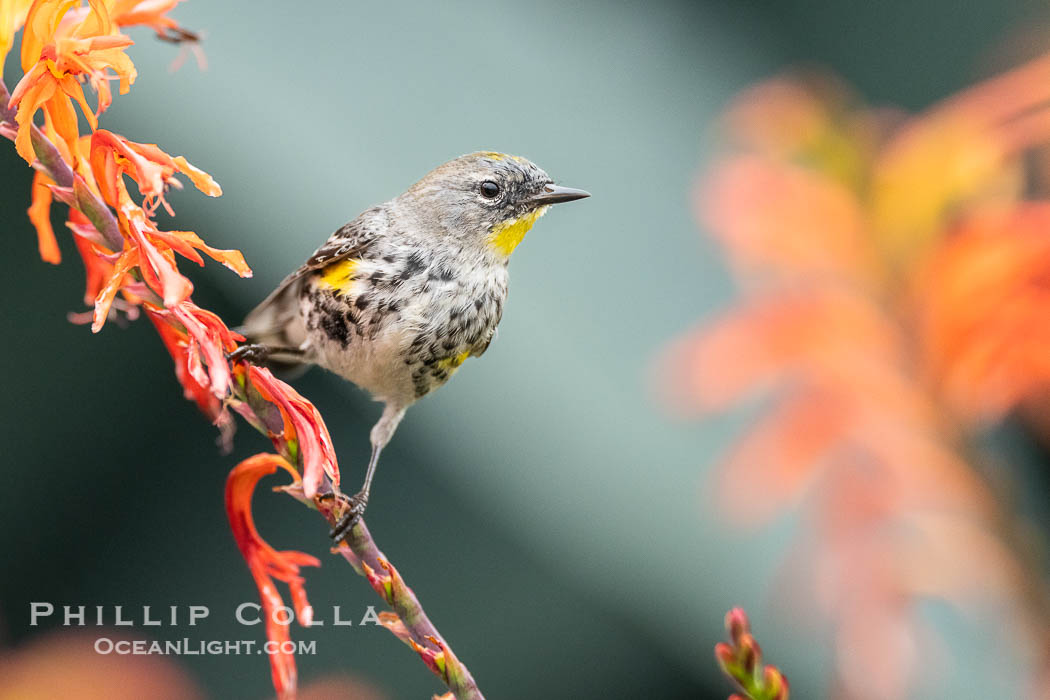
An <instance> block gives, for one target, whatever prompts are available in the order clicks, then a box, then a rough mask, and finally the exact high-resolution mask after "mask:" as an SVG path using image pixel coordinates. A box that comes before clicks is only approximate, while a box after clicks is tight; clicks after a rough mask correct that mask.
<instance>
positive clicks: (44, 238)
mask: <svg viewBox="0 0 1050 700" xmlns="http://www.w3.org/2000/svg"><path fill="white" fill-rule="evenodd" d="M53 184H54V183H53V182H51V180H50V178H48V177H47V175H44V174H43V173H42V172H40V171H39V170H38V171H37V172H35V173H34V174H33V200H32V204H30V205H29V220H30V221H31V222H32V224H33V228H35V229H36V235H37V241H38V245H39V247H40V257H41V258H42V259H43V260H44V261H46V262H49V263H53V264H55V265H57V264H58V263H60V262H62V252H61V251H60V250H59V249H58V241H57V240H55V231H54V229H53V228H51V189H50V188H49V187H48V185H53Z"/></svg>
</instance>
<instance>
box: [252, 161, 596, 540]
mask: <svg viewBox="0 0 1050 700" xmlns="http://www.w3.org/2000/svg"><path fill="white" fill-rule="evenodd" d="M496 188H498V190H499V192H498V194H497V195H496V196H489V195H490V194H491V193H492V192H493V191H494V190H495V189H496ZM585 196H587V194H586V193H584V192H582V191H580V190H570V189H569V188H561V187H558V186H556V185H554V184H553V182H552V181H551V179H550V177H549V176H548V175H547V174H546V173H545V172H544V171H543V170H541V169H540V168H538V167H537V166H536V165H534V164H533V163H531V162H529V161H527V160H525V159H524V158H518V157H516V156H508V155H504V154H500V153H494V152H480V153H472V154H470V155H466V156H462V157H460V158H457V159H455V160H453V161H450V162H448V163H446V164H444V165H442V166H440V167H438V168H436V169H435V170H433V171H432V172H430V173H429V174H427V175H426V176H425V177H424V178H423V179H422V180H420V181H419V182H417V183H416V184H415V185H413V186H412V187H411V188H409V189H408V190H407V191H406V192H405V193H403V194H402V195H400V196H398V197H396V198H394V199H392V200H390V201H388V202H386V203H384V204H381V205H379V206H377V207H373V208H371V209H368V210H367V211H365V212H364V213H362V214H361V215H360V216H358V217H357V218H356V219H354V220H353V221H351V222H350V223H348V224H346V225H345V226H343V227H342V228H340V229H339V230H338V231H336V232H335V233H334V234H332V236H331V237H330V238H329V239H328V241H326V242H325V244H324V245H322V246H321V247H320V248H319V249H318V250H317V251H316V252H315V253H314V254H313V256H311V257H310V259H309V260H307V261H306V263H304V264H303V265H302V266H301V267H300V268H299V269H298V270H296V271H295V272H293V273H292V274H291V275H289V276H288V277H287V278H286V279H285V280H284V282H282V283H281V285H280V286H279V287H278V288H277V290H275V291H274V292H273V294H271V295H270V296H269V297H267V299H266V300H265V301H263V303H262V304H260V305H259V306H258V307H257V308H256V309H255V310H254V311H252V312H251V313H250V314H249V315H248V317H247V318H246V319H245V322H244V327H243V330H244V332H245V335H247V336H248V338H249V342H251V343H253V344H255V347H257V348H262V349H263V350H264V351H265V354H266V355H267V356H268V357H269V358H272V359H276V360H279V361H282V362H284V361H292V362H305V363H313V364H317V365H320V366H322V367H324V368H326V369H328V370H330V371H332V372H334V373H336V374H338V375H340V376H342V377H345V378H346V379H349V380H350V381H351V382H353V383H354V384H356V385H358V386H359V387H361V388H362V389H364V390H366V391H368V392H369V393H370V394H371V395H372V396H373V398H375V399H376V400H377V401H381V402H383V403H384V405H385V407H384V410H383V415H382V417H381V418H380V420H379V422H378V423H377V424H376V425H375V427H374V428H373V429H372V434H371V439H372V447H373V457H372V461H371V462H370V464H369V474H368V477H366V482H365V488H364V489H362V492H361V493H359V494H358V495H357V496H355V497H354V499H350V502H349V504H350V508H348V511H347V512H348V517H346V518H344V523H343V526H341V527H340V528H337V531H335V535H339V534H341V532H343V531H345V529H346V528H347V527H349V525H351V524H352V522H353V520H354V519H356V516H357V515H359V514H360V512H362V511H363V509H364V504H365V502H366V501H367V497H368V489H369V486H370V481H371V475H372V472H373V470H374V467H375V462H376V460H377V459H378V455H379V452H380V450H382V448H383V446H384V445H386V443H387V442H388V441H389V440H390V437H391V436H392V435H393V432H394V430H395V429H396V427H397V424H398V422H399V421H400V420H401V417H402V416H403V415H404V412H405V409H407V408H408V407H409V406H410V405H412V404H413V403H415V402H416V401H417V400H418V399H420V398H422V397H423V396H425V395H426V394H428V393H430V392H431V391H433V390H434V389H436V388H437V387H439V386H441V385H442V384H444V383H445V382H446V381H448V379H449V378H450V377H451V376H452V375H453V374H454V373H455V372H456V370H457V369H458V368H459V367H460V365H461V364H462V363H463V362H464V361H465V360H466V359H467V358H468V357H478V356H480V355H482V354H483V353H484V352H485V350H486V349H487V348H488V346H489V343H491V342H492V338H493V336H494V334H495V332H496V326H497V324H498V323H499V321H500V318H501V316H502V314H503V303H504V301H505V299H506V297H507V282H508V274H507V262H508V260H509V257H510V254H511V252H512V251H513V250H514V248H515V247H516V246H517V244H518V243H520V241H521V239H522V238H523V237H524V235H525V233H526V232H527V231H528V230H529V228H530V227H531V226H532V224H533V223H534V222H535V221H536V219H538V218H539V217H540V216H542V215H543V213H544V212H545V211H546V210H547V208H548V207H549V205H550V204H553V203H556V202H562V201H571V200H573V199H579V198H581V197H585Z"/></svg>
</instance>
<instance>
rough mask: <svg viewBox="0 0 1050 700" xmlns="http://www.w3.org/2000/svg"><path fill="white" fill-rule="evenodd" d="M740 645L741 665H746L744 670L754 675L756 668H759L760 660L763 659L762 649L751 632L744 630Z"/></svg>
mask: <svg viewBox="0 0 1050 700" xmlns="http://www.w3.org/2000/svg"><path fill="white" fill-rule="evenodd" d="M739 647H740V648H739V651H738V654H739V656H738V658H739V659H740V665H741V666H743V667H744V671H745V672H746V673H747V674H748V675H753V674H754V673H755V669H757V668H758V664H759V662H760V661H761V660H762V649H761V648H760V647H759V646H758V642H756V641H755V638H754V637H752V636H751V633H750V632H744V633H743V634H742V635H740V645H739Z"/></svg>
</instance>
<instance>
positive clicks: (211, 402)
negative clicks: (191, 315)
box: [146, 306, 222, 420]
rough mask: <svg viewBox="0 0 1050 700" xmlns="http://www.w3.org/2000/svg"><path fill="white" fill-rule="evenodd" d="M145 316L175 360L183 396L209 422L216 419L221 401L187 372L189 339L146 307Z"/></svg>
mask: <svg viewBox="0 0 1050 700" xmlns="http://www.w3.org/2000/svg"><path fill="white" fill-rule="evenodd" d="M146 315H147V316H148V317H149V320H150V321H151V322H152V323H153V326H154V328H156V329H157V335H159V336H160V339H161V341H162V342H163V343H164V347H165V348H167V350H168V354H170V355H171V357H172V359H173V360H175V378H176V379H177V380H178V381H179V384H181V385H182V390H183V395H184V396H185V397H186V398H187V399H189V400H190V401H195V402H196V403H197V406H198V408H200V410H201V413H203V414H204V415H206V416H208V418H210V419H211V420H216V419H218V417H219V415H220V414H221V412H222V401H220V400H219V399H218V398H217V397H216V396H215V394H214V393H212V391H211V388H210V387H209V386H206V385H205V384H201V383H200V382H198V381H197V379H196V377H195V376H194V375H193V373H191V372H190V371H189V368H188V366H189V359H188V357H187V356H188V350H187V348H188V346H189V339H188V337H187V334H186V333H185V332H183V331H181V330H179V329H177V328H175V327H174V326H172V325H171V324H170V323H169V322H168V320H167V319H166V318H164V317H162V316H161V314H159V313H157V312H155V311H153V310H152V309H150V307H148V306H147V307H146Z"/></svg>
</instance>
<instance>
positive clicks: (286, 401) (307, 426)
mask: <svg viewBox="0 0 1050 700" xmlns="http://www.w3.org/2000/svg"><path fill="white" fill-rule="evenodd" d="M248 376H249V381H251V383H252V384H253V385H254V386H255V387H256V389H258V390H259V392H260V393H262V394H264V395H265V396H266V397H267V398H268V399H269V400H270V401H272V402H273V403H275V404H276V405H277V406H278V408H280V410H281V415H282V416H283V417H284V419H285V425H286V428H285V433H286V434H285V435H284V439H285V440H287V439H289V437H290V436H289V435H288V434H287V429H288V427H291V428H292V429H293V431H294V433H295V439H296V440H297V441H298V450H299V455H300V459H301V460H302V465H303V494H304V495H305V496H306V497H307V498H310V499H312V498H313V497H314V496H316V495H317V489H318V487H319V486H320V485H321V479H322V478H323V476H324V475H325V474H327V475H328V478H329V479H331V481H332V484H333V485H335V486H338V485H339V464H338V462H337V461H336V458H335V450H334V449H333V447H332V437H331V436H330V435H329V434H328V427H327V426H326V425H325V424H324V421H323V420H322V419H321V414H320V413H318V411H317V409H316V408H315V407H314V405H313V404H312V403H310V402H309V401H307V400H306V399H304V398H303V397H302V396H300V395H299V393H298V392H297V391H296V390H295V389H293V388H292V387H290V386H288V385H287V384H285V383H284V382H282V381H281V380H279V379H277V378H276V377H274V376H273V374H272V373H271V372H270V370H268V369H265V368H262V367H255V366H254V365H251V366H249V367H248Z"/></svg>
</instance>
